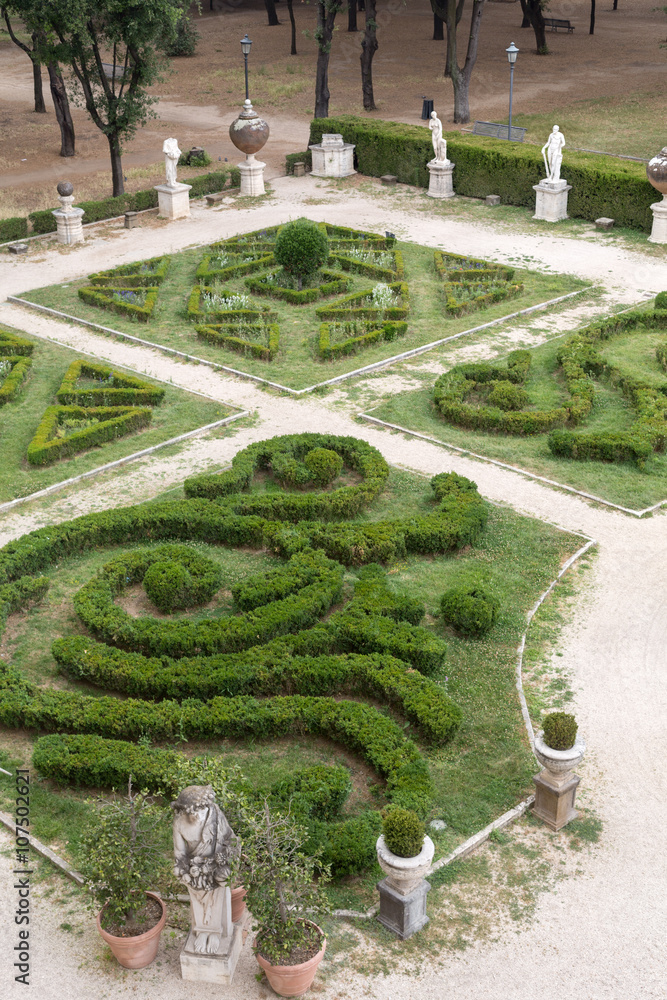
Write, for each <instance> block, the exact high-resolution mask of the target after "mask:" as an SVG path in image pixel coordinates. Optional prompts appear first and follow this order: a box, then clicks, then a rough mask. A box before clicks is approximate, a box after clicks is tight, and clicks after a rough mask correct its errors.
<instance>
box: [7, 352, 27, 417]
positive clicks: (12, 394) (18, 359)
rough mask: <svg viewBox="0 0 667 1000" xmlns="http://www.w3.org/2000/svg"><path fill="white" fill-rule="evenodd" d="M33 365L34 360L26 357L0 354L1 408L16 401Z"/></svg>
mask: <svg viewBox="0 0 667 1000" xmlns="http://www.w3.org/2000/svg"><path fill="white" fill-rule="evenodd" d="M31 365H32V358H29V357H26V356H25V355H21V354H17V355H11V354H9V355H7V354H5V355H3V354H0V406H3V405H4V403H11V401H12V400H14V399H16V396H17V395H18V391H19V389H20V388H21V386H22V385H23V382H24V379H25V378H26V376H27V374H28V372H29V371H30V368H31Z"/></svg>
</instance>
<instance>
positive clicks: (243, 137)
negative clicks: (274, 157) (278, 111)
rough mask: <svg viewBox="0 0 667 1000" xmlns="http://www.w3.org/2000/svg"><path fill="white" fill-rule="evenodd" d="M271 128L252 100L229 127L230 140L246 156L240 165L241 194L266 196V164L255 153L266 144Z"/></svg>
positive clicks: (246, 100)
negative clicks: (258, 112) (260, 115)
mask: <svg viewBox="0 0 667 1000" xmlns="http://www.w3.org/2000/svg"><path fill="white" fill-rule="evenodd" d="M269 132H270V129H269V126H268V124H267V123H266V122H265V121H264V120H263V119H262V118H260V117H259V115H258V114H257V112H256V111H255V109H254V108H253V106H252V104H251V102H250V99H249V98H247V97H246V99H245V101H244V102H243V111H242V112H241V114H240V115H239V116H238V118H235V119H234V121H233V122H232V124H231V125H230V126H229V138H230V139H231V140H232V142H233V143H234V145H235V146H236V148H237V149H240V150H241V152H242V153H245V154H246V158H245V162H243V163H239V170H240V171H241V194H245V195H251V196H254V197H256V196H258V195H262V194H264V167H265V166H266V163H262V161H261V160H256V159H255V153H258V152H259V151H260V149H262V147H263V146H264V145H265V144H266V141H267V139H268V138H269Z"/></svg>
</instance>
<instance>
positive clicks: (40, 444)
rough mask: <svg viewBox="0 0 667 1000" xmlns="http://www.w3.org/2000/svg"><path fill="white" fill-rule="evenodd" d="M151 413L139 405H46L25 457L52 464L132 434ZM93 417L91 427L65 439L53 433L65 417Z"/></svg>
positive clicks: (44, 463)
mask: <svg viewBox="0 0 667 1000" xmlns="http://www.w3.org/2000/svg"><path fill="white" fill-rule="evenodd" d="M152 416H153V413H152V410H151V409H150V408H149V407H138V406H91V407H84V406H48V407H47V408H46V410H45V411H44V415H43V417H42V419H41V421H40V423H39V427H38V428H37V430H36V431H35V436H34V438H33V439H32V441H31V442H30V444H29V445H28V452H27V458H28V461H29V462H30V463H31V465H51V463H52V462H57V461H58V460H59V459H61V458H69V457H71V456H72V455H75V454H77V453H78V452H81V451H88V450H89V449H90V448H94V447H95V446H96V445H102V444H106V442H107V441H114V440H115V439H116V438H120V437H125V436H126V435H127V434H133V433H134V432H135V431H138V430H141V429H142V428H144V427H147V426H148V424H150V422H151V419H152ZM68 417H69V418H70V419H73V420H94V421H95V423H94V424H93V426H92V427H86V428H83V429H81V430H75V431H73V433H72V434H70V435H68V436H67V437H64V438H56V437H55V436H54V435H55V433H56V430H57V428H58V426H59V425H61V424H62V423H63V422H64V421H65V420H66V419H67V418H68Z"/></svg>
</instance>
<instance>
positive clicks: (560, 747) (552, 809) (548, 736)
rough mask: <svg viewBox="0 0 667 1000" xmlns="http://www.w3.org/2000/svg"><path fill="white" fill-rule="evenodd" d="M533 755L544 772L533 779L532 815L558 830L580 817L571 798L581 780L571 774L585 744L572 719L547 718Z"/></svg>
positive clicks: (564, 716)
mask: <svg viewBox="0 0 667 1000" xmlns="http://www.w3.org/2000/svg"><path fill="white" fill-rule="evenodd" d="M534 751H535V756H536V757H537V760H538V761H539V763H540V764H541V765H542V767H543V768H544V770H543V771H541V772H540V774H536V775H535V777H534V778H533V784H534V785H535V804H534V806H533V812H534V813H535V815H536V816H539V818H540V819H541V820H542V821H543V822H544V823H546V824H547V826H549V827H551V829H552V830H560V829H561V828H562V827H564V826H566V825H567V824H568V823H570V822H571V821H572V820H573V819H576V818H577V817H578V815H579V813H578V812H577V810H576V809H575V808H574V798H575V795H576V793H577V787H578V785H579V782H580V780H581V779H580V778H579V776H578V775H576V774H574V773H573V771H574V768H575V767H578V765H579V764H581V762H582V760H583V759H584V753H585V752H586V744H585V743H584V740H583V738H582V737H581V735H580V734H579V733H578V730H577V724H576V722H575V719H574V716H572V715H568V714H566V713H565V712H552V713H551V714H550V715H547V716H546V718H545V720H544V729H542V730H540V732H539V733H537V735H536V736H535V745H534Z"/></svg>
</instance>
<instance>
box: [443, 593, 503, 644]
mask: <svg viewBox="0 0 667 1000" xmlns="http://www.w3.org/2000/svg"><path fill="white" fill-rule="evenodd" d="M499 610H500V602H499V601H498V600H497V599H496V598H495V597H493V596H492V595H491V594H489V593H488V592H487V591H485V590H482V588H481V587H478V586H475V585H473V586H468V587H451V588H450V589H449V590H446V591H445V593H444V594H443V595H442V598H441V599H440V611H441V613H442V619H443V621H444V622H445V624H446V625H451V627H452V628H453V629H454V630H455V631H456V632H459V633H460V634H461V635H465V636H471V637H473V638H479V637H480V636H482V635H485V634H486V633H487V632H488V631H489V630H490V629H491V628H492V627H493V625H494V623H495V621H496V618H497V617H498V612H499Z"/></svg>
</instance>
